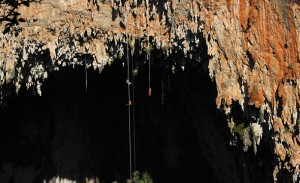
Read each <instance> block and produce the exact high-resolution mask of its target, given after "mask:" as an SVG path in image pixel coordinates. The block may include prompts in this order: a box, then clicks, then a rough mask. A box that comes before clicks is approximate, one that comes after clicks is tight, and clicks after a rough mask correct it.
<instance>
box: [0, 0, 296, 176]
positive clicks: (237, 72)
mask: <svg viewBox="0 0 300 183" xmlns="http://www.w3.org/2000/svg"><path fill="white" fill-rule="evenodd" d="M20 2H21V3H19V4H16V5H15V4H10V3H8V2H7V3H6V2H4V3H1V9H0V16H1V17H3V18H2V20H3V21H2V23H1V29H2V30H3V33H0V41H1V45H0V81H1V85H0V86H1V98H3V97H5V96H6V95H9V93H11V92H14V91H15V92H17V93H18V91H19V90H20V87H21V86H25V87H27V88H31V87H34V88H35V90H36V92H37V93H38V94H40V95H41V94H42V90H41V86H42V83H43V80H44V79H46V78H47V76H48V73H49V72H52V71H55V70H59V69H60V68H61V67H63V66H75V65H85V67H94V68H95V69H99V70H100V71H101V70H102V68H103V66H104V65H106V64H109V63H111V62H113V60H114V59H116V58H120V59H125V57H126V55H128V54H130V53H131V54H132V55H134V54H144V55H149V54H151V51H152V49H157V50H161V52H162V53H163V54H164V55H165V56H166V57H168V56H170V55H172V54H178V53H180V54H181V56H182V58H181V59H179V61H178V62H177V61H176V62H174V64H180V65H182V66H184V64H185V62H186V61H188V60H189V59H194V60H197V61H199V62H201V61H202V57H201V56H202V55H203V54H200V53H203V45H206V46H207V47H208V49H207V54H208V55H209V56H210V60H209V63H208V66H207V67H208V70H209V75H210V77H211V79H212V80H214V81H215V82H216V85H217V90H218V96H217V98H216V106H217V108H220V109H223V110H224V113H225V114H227V116H228V126H229V127H230V130H231V132H232V133H233V135H239V136H240V138H241V139H243V142H245V143H246V144H244V145H246V146H248V145H250V144H252V145H254V147H256V146H257V145H259V144H260V139H261V137H262V135H263V134H262V133H265V132H267V134H270V135H271V139H272V143H273V144H274V156H275V161H276V164H277V165H276V166H275V167H274V181H276V180H277V178H276V177H277V174H278V172H280V171H281V170H283V169H286V170H288V171H289V172H291V173H292V174H293V180H294V181H295V182H296V181H297V180H298V179H299V173H300V169H299V164H300V147H299V145H300V139H299V128H300V126H299V125H300V120H299V102H300V99H299V94H300V93H299V88H300V85H299V75H300V64H299V61H300V56H299V52H300V28H299V26H300V4H299V1H288V0H226V1H225V0H219V1H208V0H165V1H158V0H152V1H149V0H145V1H144V0H143V1H142V0H127V1H121V0H111V1H107V0H103V1H94V0H93V1H91V0H80V1H79V0H66V1H61V0H54V1H49V0H41V1H38V2H36V1H30V2H28V3H24V1H20ZM26 2H27V1H26ZM127 50H130V53H129V52H127ZM236 109H238V110H241V111H242V117H241V118H236V117H234V116H235V115H234V113H235V112H236V111H235V110H236ZM238 124H244V125H245V128H244V129H241V130H242V131H243V133H236V132H237V131H236V129H237V126H238ZM262 126H264V129H263V128H262ZM245 139H246V140H245ZM247 139H248V140H247ZM232 144H235V142H232ZM245 149H247V148H245ZM255 149H256V148H254V150H255Z"/></svg>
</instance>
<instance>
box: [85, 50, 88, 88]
mask: <svg viewBox="0 0 300 183" xmlns="http://www.w3.org/2000/svg"><path fill="white" fill-rule="evenodd" d="M84 70H85V92H87V87H88V78H87V62H86V55H85V62H84Z"/></svg>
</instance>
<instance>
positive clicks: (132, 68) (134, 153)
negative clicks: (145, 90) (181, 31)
mask: <svg viewBox="0 0 300 183" xmlns="http://www.w3.org/2000/svg"><path fill="white" fill-rule="evenodd" d="M134 69H135V66H134V64H133V55H132V56H131V77H132V79H131V81H132V125H133V168H134V170H136V151H135V150H136V149H135V140H136V139H135V105H134V104H135V95H134V90H135V88H134V73H133V71H134Z"/></svg>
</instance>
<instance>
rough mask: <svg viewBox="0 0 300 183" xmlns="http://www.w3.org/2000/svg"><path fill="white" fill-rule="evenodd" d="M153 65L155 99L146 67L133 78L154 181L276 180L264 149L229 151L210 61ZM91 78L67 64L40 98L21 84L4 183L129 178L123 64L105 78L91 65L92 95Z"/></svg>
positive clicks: (139, 149)
mask: <svg viewBox="0 0 300 183" xmlns="http://www.w3.org/2000/svg"><path fill="white" fill-rule="evenodd" d="M160 59H163V58H160ZM152 61H153V62H152V67H151V87H152V95H151V97H149V96H148V70H147V68H148V67H147V62H146V64H144V65H143V64H142V65H140V69H139V72H138V75H137V76H136V77H135V90H134V93H135V106H134V107H135V121H136V126H135V129H136V138H135V139H136V169H137V170H139V171H141V172H144V171H147V172H149V174H150V175H151V177H152V178H153V180H154V182H269V181H270V180H271V179H270V178H271V176H272V175H267V172H270V170H268V168H269V167H268V168H266V167H265V166H258V165H260V164H265V163H269V162H270V161H272V160H269V159H270V157H269V158H267V160H265V161H264V162H262V160H261V159H262V158H259V157H265V156H269V153H270V152H269V151H268V150H267V149H266V150H265V151H263V152H265V153H263V154H262V155H259V156H258V157H255V156H254V155H253V153H243V152H242V151H241V150H238V149H237V148H236V147H231V146H229V143H228V141H229V138H230V134H229V132H228V129H227V127H226V120H225V117H224V116H223V115H222V114H221V112H220V111H218V110H217V109H216V106H215V97H216V94H217V91H216V87H215V84H214V83H213V82H212V81H211V79H210V78H209V77H208V73H206V71H205V69H202V68H204V67H203V66H202V65H203V63H199V62H197V61H190V62H187V63H185V70H184V71H183V70H182V69H181V67H180V66H177V67H176V73H175V74H173V73H172V72H171V70H170V68H168V69H167V71H165V70H164V69H162V66H161V64H159V63H161V61H158V60H155V59H152ZM162 62H164V61H162ZM85 78H86V77H85V69H84V67H75V68H74V69H73V68H68V67H65V68H62V69H61V70H60V71H58V72H53V73H52V74H51V75H50V76H49V78H48V79H47V80H46V81H45V82H44V84H43V86H42V91H43V95H42V96H41V97H40V96H36V95H34V92H32V90H26V89H25V88H22V89H21V91H20V93H19V94H18V96H11V97H10V98H9V99H8V106H7V107H4V108H3V109H2V110H1V111H0V116H1V121H2V122H4V123H5V126H3V127H1V128H0V139H1V140H0V141H1V144H2V147H4V148H2V153H1V154H2V155H1V157H0V163H1V164H0V165H1V167H2V170H1V174H0V179H1V180H3V181H1V182H7V183H18V182H23V181H24V180H25V179H26V182H34V183H39V182H42V181H43V180H50V179H51V178H53V177H54V176H59V177H61V178H67V179H70V180H76V181H77V182H83V181H84V179H85V178H86V177H88V178H91V177H99V180H100V182H101V183H103V182H112V181H114V180H117V181H118V182H125V180H126V179H128V177H129V150H128V149H129V148H128V110H127V106H126V103H127V84H126V82H125V81H126V67H123V65H122V61H121V60H116V61H115V62H113V63H112V64H111V65H110V66H108V65H107V66H105V68H104V69H103V71H102V72H101V74H99V72H97V71H94V70H93V69H92V68H90V69H88V71H87V78H88V88H87V91H86V88H85ZM162 81H163V82H164V88H163V90H162ZM162 91H163V94H162ZM162 95H164V96H165V97H162ZM162 101H163V104H162ZM240 149H241V148H240ZM253 160H254V161H253ZM253 175H255V176H253Z"/></svg>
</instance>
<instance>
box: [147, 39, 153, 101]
mask: <svg viewBox="0 0 300 183" xmlns="http://www.w3.org/2000/svg"><path fill="white" fill-rule="evenodd" d="M147 49H148V50H147V60H148V70H149V72H148V82H149V83H148V84H149V89H148V96H149V97H151V95H152V89H151V62H150V60H151V59H150V57H151V55H150V54H151V53H150V52H151V49H150V42H149V37H148V48H147Z"/></svg>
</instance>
